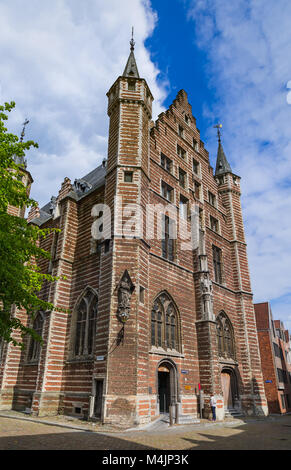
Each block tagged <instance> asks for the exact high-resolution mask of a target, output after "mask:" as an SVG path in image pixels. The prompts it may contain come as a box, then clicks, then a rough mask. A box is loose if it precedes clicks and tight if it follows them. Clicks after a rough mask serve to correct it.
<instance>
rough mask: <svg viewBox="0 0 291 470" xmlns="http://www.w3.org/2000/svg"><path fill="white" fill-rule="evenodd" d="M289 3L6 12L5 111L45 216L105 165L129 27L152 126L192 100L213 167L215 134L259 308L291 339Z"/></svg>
mask: <svg viewBox="0 0 291 470" xmlns="http://www.w3.org/2000/svg"><path fill="white" fill-rule="evenodd" d="M290 20H291V3H290V1H289V0H277V1H276V2H268V8H266V2H265V0H252V1H251V0H235V1H234V2H226V1H225V0H170V1H166V0H152V1H150V0H123V1H122V2H121V1H120V0H106V2H104V1H103V0H82V2H80V1H79V0H51V1H50V2H39V0H26V1H25V2H23V0H12V1H10V2H7V1H5V0H0V46H1V61H0V102H3V101H9V100H14V101H15V102H16V105H17V108H16V110H15V111H14V112H13V114H12V115H11V118H10V121H9V125H10V129H11V130H12V131H13V132H15V133H17V134H18V135H20V132H21V128H22V123H23V121H24V119H25V118H26V117H28V118H29V119H30V123H29V126H28V127H27V131H26V137H27V138H28V139H34V140H35V141H37V142H38V144H39V149H38V150H32V151H31V152H30V154H29V155H28V163H29V166H28V168H29V170H30V171H31V173H32V175H33V178H34V180H35V182H34V184H33V188H32V196H33V197H34V198H35V199H36V200H38V201H39V202H40V205H43V204H45V203H46V202H47V201H48V200H50V197H51V195H53V194H54V195H56V194H57V192H58V190H59V187H60V185H61V183H62V181H63V179H64V178H65V177H66V176H68V177H70V178H71V180H72V181H73V180H74V179H75V178H76V177H80V176H82V175H84V174H86V173H87V172H89V171H90V170H91V169H93V168H94V167H96V166H97V165H98V164H100V163H101V161H102V159H103V158H104V156H106V154H107V134H108V118H107V114H106V106H107V98H106V92H107V91H108V89H109V88H110V86H111V84H112V83H113V82H114V81H115V79H116V77H117V76H119V75H120V74H121V73H122V71H123V69H124V66H125V63H126V60H127V57H128V53H129V39H130V34H131V27H132V25H134V27H135V41H136V48H135V55H136V59H137V63H138V68H139V72H140V75H141V76H143V77H144V78H145V79H146V80H147V82H148V84H149V86H150V88H151V90H152V93H153V95H154V97H155V101H154V108H153V112H154V118H156V117H157V115H158V114H159V113H160V112H161V111H163V110H164V109H165V108H166V107H168V106H169V104H171V102H172V100H173V99H174V98H175V96H176V94H177V92H178V91H179V90H180V89H181V88H183V89H185V90H186V92H187V94H188V98H189V101H190V103H191V104H192V110H193V115H194V116H195V117H196V119H197V126H198V128H199V129H200V131H201V138H202V140H203V141H204V142H205V146H206V148H207V150H208V151H209V152H210V160H211V163H212V165H214V163H215V155H216V148H217V141H216V136H215V132H214V129H213V125H214V124H215V123H216V122H217V121H220V122H222V124H223V143H224V149H225V152H226V154H227V157H228V159H229V161H230V163H231V166H232V168H233V171H234V172H235V173H237V174H239V175H240V176H241V177H242V191H243V194H242V205H243V214H244V220H245V228H246V237H247V242H248V254H249V264H250V272H251V279H252V288H253V291H254V296H255V301H256V302H262V301H266V300H269V301H270V302H271V306H272V310H273V314H274V317H275V318H278V319H282V320H283V321H284V323H285V326H286V327H288V328H289V329H291V275H290V266H291V249H290V240H291V217H290V208H291V176H290V175H291V91H290V90H291V61H290V44H291V28H290Z"/></svg>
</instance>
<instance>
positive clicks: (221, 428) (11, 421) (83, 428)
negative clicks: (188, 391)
mask: <svg viewBox="0 0 291 470" xmlns="http://www.w3.org/2000/svg"><path fill="white" fill-rule="evenodd" d="M48 423H50V424H48ZM0 450H105V451H106V450H129V451H130V450H169V451H170V450H187V451H189V450H291V415H284V416H269V417H267V418H246V419H243V420H242V419H240V420H230V421H224V422H221V423H219V422H216V423H211V422H209V421H201V422H200V423H199V424H191V425H190V424H188V425H181V426H173V427H169V426H168V425H167V424H165V423H164V425H163V426H162V425H161V426H157V425H156V424H155V425H153V426H152V427H148V428H146V429H139V430H136V429H135V430H127V431H126V430H125V429H120V428H114V427H112V426H111V427H110V426H102V425H98V424H95V425H94V424H92V423H90V424H86V423H84V422H83V423H82V422H80V421H78V420H72V419H71V420H70V419H68V418H64V417H60V418H51V419H50V420H49V418H30V417H27V416H25V415H23V414H22V413H15V412H0Z"/></svg>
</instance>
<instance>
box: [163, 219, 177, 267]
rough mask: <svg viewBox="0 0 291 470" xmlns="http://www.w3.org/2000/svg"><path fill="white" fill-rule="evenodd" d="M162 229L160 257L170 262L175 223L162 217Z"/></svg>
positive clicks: (172, 253)
mask: <svg viewBox="0 0 291 470" xmlns="http://www.w3.org/2000/svg"><path fill="white" fill-rule="evenodd" d="M162 227H163V233H162V256H163V258H166V259H168V260H170V261H174V247H175V245H174V244H175V240H174V237H175V221H174V220H172V219H170V217H168V216H167V215H164V216H163V220H162Z"/></svg>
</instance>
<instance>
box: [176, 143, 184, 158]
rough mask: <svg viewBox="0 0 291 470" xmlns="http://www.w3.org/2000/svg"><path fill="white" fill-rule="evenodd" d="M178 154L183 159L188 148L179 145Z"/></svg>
mask: <svg viewBox="0 0 291 470" xmlns="http://www.w3.org/2000/svg"><path fill="white" fill-rule="evenodd" d="M177 154H178V156H179V157H180V158H183V160H185V159H186V150H184V149H183V148H182V147H180V145H177Z"/></svg>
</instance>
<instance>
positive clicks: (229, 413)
mask: <svg viewBox="0 0 291 470" xmlns="http://www.w3.org/2000/svg"><path fill="white" fill-rule="evenodd" d="M224 416H225V418H240V417H241V416H243V414H242V413H241V412H240V411H238V410H237V409H235V408H226V409H225V410H224Z"/></svg>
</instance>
